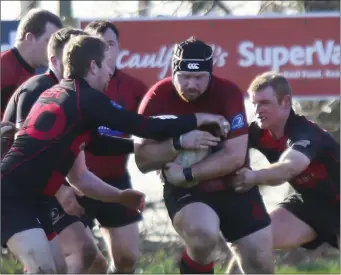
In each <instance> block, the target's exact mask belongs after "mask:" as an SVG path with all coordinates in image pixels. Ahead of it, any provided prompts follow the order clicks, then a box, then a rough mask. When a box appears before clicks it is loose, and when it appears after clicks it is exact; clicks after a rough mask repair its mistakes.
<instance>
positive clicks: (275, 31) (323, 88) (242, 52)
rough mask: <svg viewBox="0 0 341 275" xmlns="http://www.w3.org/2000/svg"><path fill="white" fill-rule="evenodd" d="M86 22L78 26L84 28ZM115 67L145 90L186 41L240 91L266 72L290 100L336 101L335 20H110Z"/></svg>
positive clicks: (318, 17) (337, 27)
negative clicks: (276, 76)
mask: <svg viewBox="0 0 341 275" xmlns="http://www.w3.org/2000/svg"><path fill="white" fill-rule="evenodd" d="M89 22H90V21H81V27H82V28H83V27H85V26H86V24H88V23H89ZM113 23H115V24H116V25H117V27H118V28H119V31H120V46H121V52H120V54H119V56H118V59H117V67H118V68H119V69H122V70H124V71H126V72H128V73H130V74H131V75H133V76H135V77H137V78H139V79H141V80H142V81H144V82H145V83H146V84H147V85H149V86H151V85H153V84H154V83H155V82H157V81H159V80H160V79H162V78H164V77H166V76H169V75H170V74H171V58H172V54H173V49H174V45H175V44H176V43H179V42H181V41H183V40H185V39H187V38H188V37H190V36H195V37H197V38H198V39H201V40H204V41H205V42H206V43H208V44H210V45H211V46H212V48H213V50H214V73H215V74H217V75H219V76H221V77H224V78H227V79H229V80H232V81H234V82H235V83H236V84H237V85H238V86H240V87H241V88H242V89H244V90H246V89H247V87H248V85H249V84H250V82H251V80H252V79H253V78H254V77H255V76H256V75H257V74H260V73H262V72H264V71H267V70H276V71H279V72H281V73H283V74H284V75H285V76H286V77H287V78H288V79H289V81H290V83H291V85H292V88H293V91H294V96H296V97H301V98H306V97H309V98H312V97H314V98H316V97H318V98H325V97H328V96H334V97H339V96H340V15H339V14H317V15H316V14H315V15H300V16H278V17H277V16H276V17H274V16H270V17H227V18H226V17H222V18H209V17H196V18H195V17H188V18H152V19H149V18H148V19H133V20H130V19H129V20H127V21H126V20H117V21H114V20H113Z"/></svg>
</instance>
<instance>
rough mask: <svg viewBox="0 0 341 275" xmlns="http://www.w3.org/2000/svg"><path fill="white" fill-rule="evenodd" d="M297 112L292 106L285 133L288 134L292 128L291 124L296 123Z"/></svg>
mask: <svg viewBox="0 0 341 275" xmlns="http://www.w3.org/2000/svg"><path fill="white" fill-rule="evenodd" d="M296 116H297V114H296V113H295V111H294V109H292V108H291V110H290V114H289V117H288V119H287V121H286V123H285V126H284V133H285V134H287V133H288V130H289V128H290V126H291V125H292V124H293V123H295V122H294V121H295V118H296Z"/></svg>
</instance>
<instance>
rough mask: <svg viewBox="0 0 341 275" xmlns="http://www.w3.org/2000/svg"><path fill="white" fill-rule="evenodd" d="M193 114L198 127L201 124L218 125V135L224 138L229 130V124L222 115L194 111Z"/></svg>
mask: <svg viewBox="0 0 341 275" xmlns="http://www.w3.org/2000/svg"><path fill="white" fill-rule="evenodd" d="M195 115H196V117H197V126H198V127H200V126H203V125H212V124H216V125H217V126H218V127H219V130H220V135H221V136H223V137H225V138H226V137H227V134H228V133H229V132H230V130H231V125H230V123H229V122H228V121H227V119H226V118H225V117H224V116H221V115H213V114H206V113H196V114H195Z"/></svg>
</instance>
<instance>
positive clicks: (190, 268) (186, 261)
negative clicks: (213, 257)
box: [180, 250, 214, 274]
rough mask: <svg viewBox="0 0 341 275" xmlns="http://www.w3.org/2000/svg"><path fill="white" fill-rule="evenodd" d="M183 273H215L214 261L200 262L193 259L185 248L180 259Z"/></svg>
mask: <svg viewBox="0 0 341 275" xmlns="http://www.w3.org/2000/svg"><path fill="white" fill-rule="evenodd" d="M180 273H181V274H214V264H213V262H211V263H209V264H204V265H203V264H200V263H197V262H195V261H193V260H192V259H191V258H190V257H189V255H188V253H187V251H186V250H185V252H184V254H183V255H182V258H181V261H180Z"/></svg>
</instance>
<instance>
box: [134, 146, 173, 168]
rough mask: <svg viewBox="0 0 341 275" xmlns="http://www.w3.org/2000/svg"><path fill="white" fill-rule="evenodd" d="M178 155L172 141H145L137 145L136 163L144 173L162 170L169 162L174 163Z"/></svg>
mask: <svg viewBox="0 0 341 275" xmlns="http://www.w3.org/2000/svg"><path fill="white" fill-rule="evenodd" d="M177 154H178V151H177V150H175V148H174V146H173V142H172V139H167V140H165V141H162V142H157V141H154V140H151V139H143V140H141V141H140V143H137V144H136V151H135V161H136V165H137V167H138V168H139V170H140V171H141V172H142V173H147V172H150V171H154V170H159V169H161V168H162V167H163V166H164V165H165V164H166V163H167V162H169V161H172V160H173V159H174V158H175V157H176V156H177Z"/></svg>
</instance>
